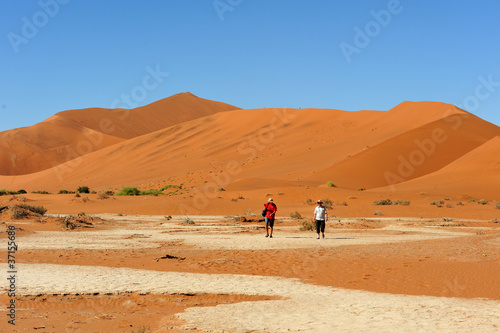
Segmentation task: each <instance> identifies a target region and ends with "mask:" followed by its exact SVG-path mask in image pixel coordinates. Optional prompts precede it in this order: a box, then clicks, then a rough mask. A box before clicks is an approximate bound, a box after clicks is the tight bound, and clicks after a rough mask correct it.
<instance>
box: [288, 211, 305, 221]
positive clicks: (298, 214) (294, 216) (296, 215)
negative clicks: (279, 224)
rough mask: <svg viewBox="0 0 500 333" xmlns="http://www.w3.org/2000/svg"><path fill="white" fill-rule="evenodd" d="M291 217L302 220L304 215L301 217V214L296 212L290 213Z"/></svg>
mask: <svg viewBox="0 0 500 333" xmlns="http://www.w3.org/2000/svg"><path fill="white" fill-rule="evenodd" d="M290 217H291V218H292V219H301V218H302V215H300V213H299V212H298V211H295V212H293V213H290Z"/></svg>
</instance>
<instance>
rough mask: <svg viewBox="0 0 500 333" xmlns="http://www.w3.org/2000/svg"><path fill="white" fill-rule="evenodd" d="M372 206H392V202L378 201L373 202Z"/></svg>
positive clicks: (389, 200) (388, 200) (386, 200)
mask: <svg viewBox="0 0 500 333" xmlns="http://www.w3.org/2000/svg"><path fill="white" fill-rule="evenodd" d="M373 204H374V205H376V206H388V205H392V201H391V199H380V200H375V201H374V202H373Z"/></svg>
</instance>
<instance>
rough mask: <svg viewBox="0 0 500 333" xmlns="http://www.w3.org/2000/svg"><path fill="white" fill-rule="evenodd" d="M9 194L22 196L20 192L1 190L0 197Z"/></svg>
mask: <svg viewBox="0 0 500 333" xmlns="http://www.w3.org/2000/svg"><path fill="white" fill-rule="evenodd" d="M9 194H20V193H19V192H18V191H8V190H0V196H2V195H9Z"/></svg>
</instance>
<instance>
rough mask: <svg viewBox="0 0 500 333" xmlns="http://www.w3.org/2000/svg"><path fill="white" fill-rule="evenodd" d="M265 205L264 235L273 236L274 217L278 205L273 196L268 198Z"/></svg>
mask: <svg viewBox="0 0 500 333" xmlns="http://www.w3.org/2000/svg"><path fill="white" fill-rule="evenodd" d="M264 206H265V211H266V214H265V221H266V237H269V238H273V227H274V217H275V216H276V211H277V210H278V207H276V205H275V204H274V202H273V198H269V200H267V203H265V204H264Z"/></svg>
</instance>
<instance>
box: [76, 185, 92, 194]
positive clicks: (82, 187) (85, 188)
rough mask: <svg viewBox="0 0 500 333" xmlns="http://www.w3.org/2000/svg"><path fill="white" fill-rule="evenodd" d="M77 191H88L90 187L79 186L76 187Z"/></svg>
mask: <svg viewBox="0 0 500 333" xmlns="http://www.w3.org/2000/svg"><path fill="white" fill-rule="evenodd" d="M77 192H78V193H90V189H89V187H88V186H80V187H79V188H78V189H77Z"/></svg>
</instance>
